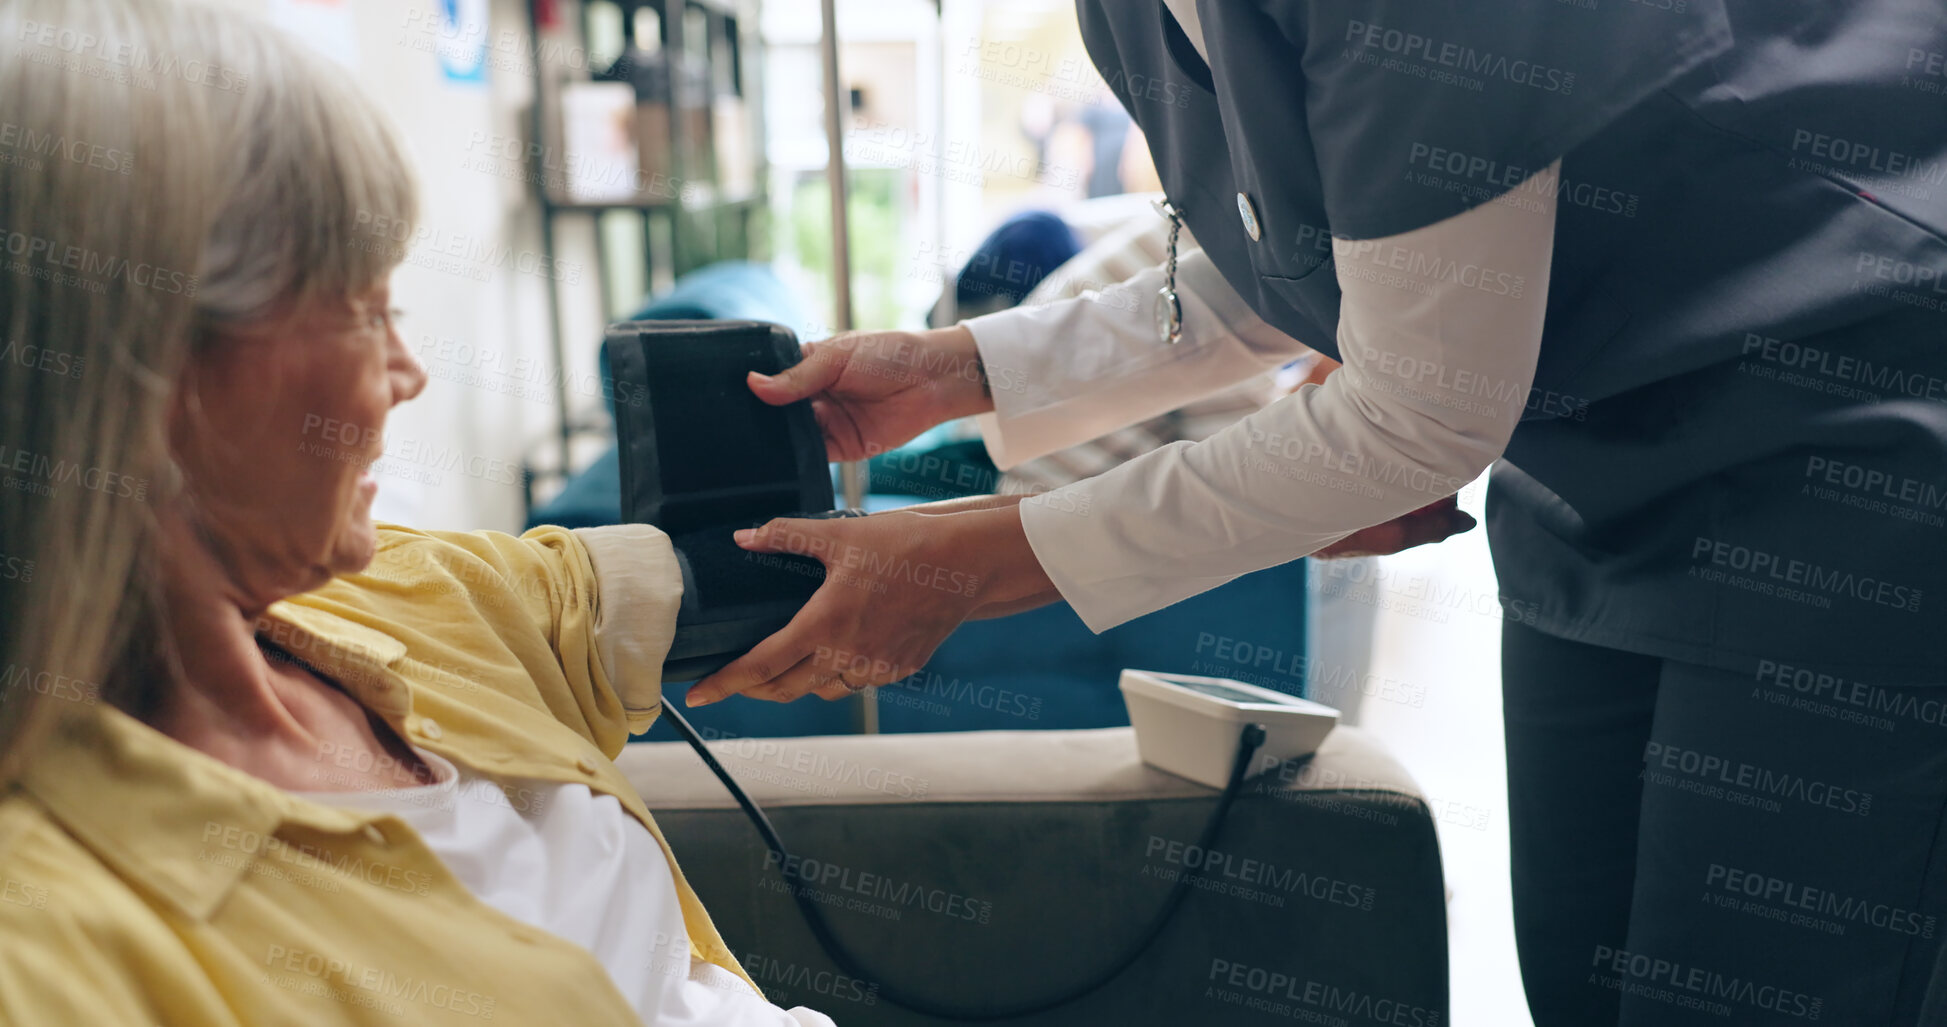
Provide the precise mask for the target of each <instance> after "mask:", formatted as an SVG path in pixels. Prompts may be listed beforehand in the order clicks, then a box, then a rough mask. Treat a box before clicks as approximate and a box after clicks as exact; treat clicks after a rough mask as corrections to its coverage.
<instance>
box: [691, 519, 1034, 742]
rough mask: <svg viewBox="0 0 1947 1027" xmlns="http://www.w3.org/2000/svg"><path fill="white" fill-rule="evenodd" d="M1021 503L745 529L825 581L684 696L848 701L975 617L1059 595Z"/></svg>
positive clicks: (696, 699) (759, 548) (742, 541)
mask: <svg viewBox="0 0 1947 1027" xmlns="http://www.w3.org/2000/svg"><path fill="white" fill-rule="evenodd" d="M1020 501H1021V497H1020V496H1018V495H1016V496H975V497H972V498H970V499H964V500H949V501H947V502H943V503H928V504H924V505H921V506H914V507H908V508H906V509H904V510H894V511H890V512H887V513H878V514H873V515H871V516H869V517H842V518H836V519H833V520H820V521H809V520H787V519H779V520H774V521H770V522H769V523H767V524H765V525H763V526H762V527H759V528H754V529H747V530H745V531H740V532H738V533H737V544H738V545H740V546H742V547H744V548H745V549H747V550H749V551H751V552H754V553H795V554H798V555H800V556H809V557H812V558H814V559H816V560H818V561H819V562H821V563H823V564H824V565H825V583H824V584H823V585H821V586H820V587H819V589H818V591H817V592H816V593H815V594H813V595H812V597H811V601H810V602H808V603H806V604H805V605H804V608H803V609H802V610H799V611H798V615H797V616H796V617H794V618H792V620H791V623H789V624H787V625H785V626H784V628H783V630H781V631H779V632H778V633H777V634H775V635H772V636H771V637H770V638H768V639H765V640H764V641H763V642H760V643H758V645H757V647H756V648H754V649H752V650H751V651H750V652H748V653H745V654H744V655H743V656H742V657H739V658H738V659H737V660H735V661H734V662H732V663H731V664H730V665H729V666H727V667H725V668H723V669H722V670H720V671H717V672H716V673H715V674H712V675H710V676H709V677H707V678H704V679H703V680H702V681H699V682H697V683H696V685H695V686H693V687H692V688H691V689H690V691H689V694H688V695H687V696H686V697H685V698H684V702H685V703H686V704H687V705H690V706H701V705H704V704H705V703H712V702H716V701H717V700H719V699H723V698H725V697H727V696H731V695H737V694H743V695H747V696H750V697H752V698H755V699H771V700H774V701H777V702H790V701H791V700H793V699H797V698H799V697H801V696H804V695H810V694H816V695H818V696H820V697H822V698H825V699H843V698H845V697H846V696H848V695H850V694H852V693H853V692H854V691H857V690H859V689H862V688H865V687H867V686H870V685H886V684H891V683H892V682H894V681H898V680H901V679H902V678H906V677H909V676H911V675H912V674H914V673H915V672H917V671H918V670H919V669H920V668H921V667H923V666H925V664H926V661H927V659H928V658H929V657H931V656H932V655H933V650H934V649H937V648H939V645H940V642H941V641H942V640H944V639H945V638H946V636H947V635H949V634H951V633H952V632H953V629H954V628H956V627H959V626H960V623H961V622H962V621H964V620H967V619H969V618H974V617H992V616H1000V615H1002V614H1005V613H1014V612H1017V611H1020V610H1025V609H1028V608H1030V607H1033V606H1039V605H1041V604H1043V603H1048V602H1052V601H1054V600H1055V599H1057V598H1059V593H1058V592H1057V591H1056V590H1055V587H1054V583H1053V582H1051V581H1049V580H1048V575H1047V573H1046V572H1045V571H1043V570H1042V569H1041V563H1040V561H1038V560H1036V559H1035V556H1034V550H1033V549H1031V548H1030V547H1029V546H1028V539H1027V534H1026V533H1025V532H1024V531H1022V529H1021V514H1020V510H1019V509H1018V507H1019V504H1020Z"/></svg>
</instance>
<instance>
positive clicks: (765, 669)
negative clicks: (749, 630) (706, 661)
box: [683, 607, 820, 706]
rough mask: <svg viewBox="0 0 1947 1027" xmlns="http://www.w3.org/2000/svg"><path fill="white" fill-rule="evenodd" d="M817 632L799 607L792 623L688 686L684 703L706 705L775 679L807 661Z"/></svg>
mask: <svg viewBox="0 0 1947 1027" xmlns="http://www.w3.org/2000/svg"><path fill="white" fill-rule="evenodd" d="M807 609H809V607H807ZM819 633H820V632H819V629H818V628H817V627H815V626H814V625H813V623H812V618H811V617H808V616H806V613H805V610H799V611H798V615H797V616H796V617H793V618H791V623H789V624H786V625H785V626H784V627H783V628H782V629H780V630H779V631H778V633H777V634H775V635H772V636H771V637H769V638H767V639H765V640H763V641H762V642H759V643H757V645H756V647H754V648H753V649H751V651H750V652H747V653H745V654H744V655H742V656H739V657H737V658H736V659H734V660H732V661H730V664H729V666H726V667H724V668H723V669H722V670H719V671H717V672H716V673H715V674H712V675H710V676H709V677H707V678H704V679H703V680H701V681H699V682H697V683H696V684H694V685H691V686H690V690H689V693H688V694H687V695H685V696H683V705H685V706H708V705H709V704H711V703H713V702H718V701H720V700H722V699H724V698H726V697H728V696H732V695H736V694H738V693H740V692H748V691H750V690H751V689H753V688H756V687H758V686H759V685H767V684H770V683H771V682H774V681H777V680H778V679H779V678H782V677H783V676H784V675H785V674H786V673H788V672H790V671H792V670H795V669H796V668H797V667H798V665H799V664H800V663H803V662H807V661H808V660H809V658H810V657H811V655H812V653H813V652H814V651H815V650H816V649H817V646H816V645H815V644H813V642H812V639H814V638H816V637H818V634H819ZM800 694H802V693H800Z"/></svg>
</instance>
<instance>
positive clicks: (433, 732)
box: [419, 719, 446, 742]
mask: <svg viewBox="0 0 1947 1027" xmlns="http://www.w3.org/2000/svg"><path fill="white" fill-rule="evenodd" d="M419 733H420V734H422V735H424V736H426V737H427V738H430V739H432V740H433V741H435V742H437V741H439V736H440V735H443V734H445V733H446V732H444V731H441V730H440V729H439V721H437V720H431V719H428V720H422V721H420V722H419Z"/></svg>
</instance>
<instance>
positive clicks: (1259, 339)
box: [962, 250, 1309, 470]
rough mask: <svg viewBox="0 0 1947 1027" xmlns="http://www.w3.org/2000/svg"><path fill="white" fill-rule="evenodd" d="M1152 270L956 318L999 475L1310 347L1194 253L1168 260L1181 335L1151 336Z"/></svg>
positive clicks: (1155, 291) (1157, 277)
mask: <svg viewBox="0 0 1947 1027" xmlns="http://www.w3.org/2000/svg"><path fill="white" fill-rule="evenodd" d="M1163 280H1164V277H1163V269H1162V268H1161V267H1154V268H1149V269H1147V270H1144V271H1142V272H1140V273H1139V274H1137V275H1136V276H1135V277H1133V278H1130V279H1129V280H1127V281H1125V282H1121V283H1119V284H1117V285H1113V286H1110V287H1108V288H1105V289H1100V290H1091V291H1088V292H1084V293H1083V294H1082V295H1080V296H1076V297H1073V298H1070V299H1064V300H1057V301H1055V302H1052V303H1045V304H1041V305H1038V306H1031V307H1029V306H1024V307H1015V308H1014V309H1012V310H1003V311H1000V312H998V313H994V314H988V315H986V316H984V317H976V318H972V319H970V320H967V321H964V322H962V324H964V325H966V327H967V329H968V330H969V331H971V332H972V333H973V336H974V344H975V345H976V346H977V347H978V348H979V350H980V359H981V363H982V365H983V366H984V367H985V368H986V369H987V379H988V381H989V383H990V385H991V388H992V390H993V394H994V412H993V413H991V414H982V415H981V416H980V418H979V424H980V429H981V435H982V437H983V438H984V440H985V441H986V443H987V452H988V455H989V456H991V457H992V458H993V460H994V464H995V466H997V467H1000V468H1001V469H1003V470H1005V469H1007V468H1010V467H1015V466H1018V465H1020V464H1022V463H1025V462H1027V461H1029V460H1033V459H1036V458H1038V457H1042V456H1046V455H1048V454H1049V453H1053V452H1056V451H1058V450H1063V449H1067V448H1068V447H1070V446H1073V445H1076V444H1077V443H1081V442H1086V441H1088V440H1089V439H1094V438H1099V437H1101V436H1103V435H1106V434H1108V433H1109V432H1112V431H1116V430H1117V429H1120V428H1125V427H1128V426H1129V425H1132V424H1136V423H1139V422H1142V421H1146V420H1149V419H1150V418H1152V417H1158V416H1160V415H1162V414H1166V413H1168V412H1170V411H1171V410H1175V409H1176V408H1178V407H1180V406H1182V405H1184V404H1185V403H1190V402H1193V401H1195V400H1198V399H1202V398H1203V397H1205V396H1208V395H1211V394H1212V393H1215V392H1219V391H1221V390H1223V389H1226V388H1228V387H1230V386H1232V385H1235V384H1237V383H1238V382H1241V381H1243V380H1245V379H1247V378H1249V377H1251V376H1252V375H1255V374H1258V373H1260V372H1262V371H1265V370H1266V369H1268V368H1273V367H1276V366H1278V365H1279V364H1282V363H1284V362H1286V361H1288V360H1290V359H1292V358H1293V357H1295V356H1298V355H1300V354H1302V353H1306V352H1309V350H1308V349H1307V348H1306V347H1305V346H1304V345H1303V344H1302V343H1300V342H1299V341H1298V340H1296V339H1294V338H1292V337H1291V336H1289V335H1286V334H1285V333H1283V332H1281V331H1278V330H1277V329H1276V328H1273V327H1271V326H1270V325H1268V324H1266V323H1265V322H1264V320H1263V319H1262V318H1260V317H1258V316H1257V315H1256V314H1255V313H1253V312H1252V311H1251V308H1250V306H1249V305H1248V304H1247V303H1245V302H1244V300H1243V298H1242V297H1240V296H1238V295H1237V293H1236V292H1235V291H1234V290H1232V289H1231V287H1230V286H1229V285H1228V284H1226V283H1225V282H1224V280H1223V276H1222V275H1221V274H1220V273H1218V271H1217V269H1216V267H1215V266H1214V265H1212V264H1211V263H1210V260H1209V258H1208V257H1206V256H1205V255H1204V254H1203V251H1201V250H1191V251H1188V252H1186V253H1184V254H1183V256H1182V258H1181V259H1180V260H1179V261H1178V264H1177V294H1178V297H1179V299H1180V301H1181V302H1182V304H1183V336H1182V338H1181V339H1180V340H1179V341H1178V342H1177V343H1176V344H1175V345H1173V346H1172V345H1166V344H1164V343H1163V342H1161V341H1160V339H1159V338H1158V335H1157V327H1156V325H1157V322H1156V305H1157V301H1158V295H1159V293H1160V292H1161V291H1162V288H1163Z"/></svg>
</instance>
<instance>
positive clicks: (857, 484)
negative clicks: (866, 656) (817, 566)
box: [818, 0, 879, 735]
mask: <svg viewBox="0 0 1947 1027" xmlns="http://www.w3.org/2000/svg"><path fill="white" fill-rule="evenodd" d="M819 10H820V15H821V16H822V17H823V19H824V31H823V33H822V37H821V38H820V40H819V47H818V49H819V54H820V56H821V57H822V58H823V61H824V65H825V152H826V155H827V156H826V164H825V183H826V186H827V187H828V189H827V191H828V192H830V193H831V199H832V212H831V213H832V330H833V331H834V332H848V331H851V330H852V232H851V225H850V224H848V223H847V220H846V217H845V211H846V206H847V205H846V199H845V196H846V190H845V115H846V114H847V113H848V112H849V111H850V110H851V106H852V105H851V103H850V100H851V97H850V95H849V94H847V93H845V92H844V91H843V89H842V87H841V85H840V83H839V77H838V0H821V3H820V5H819ZM838 474H839V482H840V484H841V485H843V486H844V492H845V506H846V508H847V509H852V510H856V509H859V508H860V507H862V506H864V505H865V465H864V464H862V463H858V462H852V463H847V464H842V465H840V466H839V469H838ZM856 703H857V705H856V707H855V710H856V711H857V715H856V717H855V719H854V721H853V723H854V724H855V726H856V727H857V728H858V732H859V733H860V734H864V735H876V734H878V733H879V696H878V693H877V692H875V691H874V690H872V689H869V688H868V689H866V690H865V691H863V692H861V693H859V695H858V697H857V699H856Z"/></svg>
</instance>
